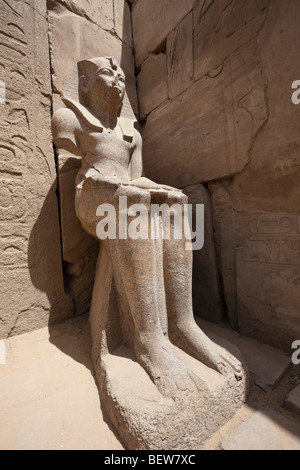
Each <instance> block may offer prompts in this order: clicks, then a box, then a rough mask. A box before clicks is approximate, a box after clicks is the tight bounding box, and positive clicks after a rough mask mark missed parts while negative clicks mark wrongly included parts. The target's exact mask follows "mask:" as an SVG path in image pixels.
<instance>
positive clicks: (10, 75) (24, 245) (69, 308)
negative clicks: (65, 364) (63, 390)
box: [0, 0, 73, 338]
mask: <svg viewBox="0 0 300 470" xmlns="http://www.w3.org/2000/svg"><path fill="white" fill-rule="evenodd" d="M0 31H1V33H0V79H1V81H2V95H1V101H0V108H1V114H0V247H1V257H0V271H1V274H0V297H1V300H0V337H1V338H2V337H6V336H9V335H13V334H19V333H22V332H24V331H28V330H32V329H34V328H39V327H42V326H45V325H47V324H48V323H49V322H55V321H58V320H61V319H63V318H66V317H67V316H70V315H72V312H73V304H72V301H71V299H70V298H69V297H68V296H67V295H66V294H65V291H64V283H63V272H62V260H61V246H60V233H59V232H60V231H59V217H58V201H57V197H56V170H55V161H54V154H53V148H52V140H51V134H50V119H51V86H50V62H49V46H48V23H47V10H46V1H45V0H28V1H27V2H24V1H18V2H17V1H5V2H0ZM4 90H5V92H4Z"/></svg>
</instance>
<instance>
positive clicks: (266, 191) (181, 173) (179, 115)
mask: <svg viewBox="0 0 300 470" xmlns="http://www.w3.org/2000/svg"><path fill="white" fill-rule="evenodd" d="M299 21H300V4H299V2H298V1H297V0H287V1H285V2H282V1H280V0H271V1H269V0H247V1H244V0H194V1H193V0H186V1H184V2H183V1H181V0H162V1H156V0H153V1H150V2H149V0H135V1H134V3H133V5H132V27H133V39H134V49H135V60H136V70H137V74H138V76H137V84H138V99H139V109H140V117H141V119H142V120H143V121H144V130H143V137H144V162H145V171H146V174H147V176H148V177H150V178H153V179H154V180H156V181H158V182H164V183H167V184H171V185H175V186H178V187H181V188H185V190H186V191H188V192H189V194H190V195H191V194H193V195H194V196H193V197H194V200H195V199H196V200H197V197H198V196H197V195H195V191H196V189H195V188H197V187H198V186H199V185H205V187H206V188H208V190H209V194H210V197H211V205H212V213H213V224H214V238H215V246H216V251H217V260H218V268H219V272H220V276H221V287H222V290H223V298H224V301H225V305H226V314H227V317H228V319H229V321H230V323H231V324H232V326H234V327H235V328H239V329H240V331H241V332H243V333H246V334H248V335H250V336H255V337H257V338H259V339H261V340H264V341H266V342H268V343H271V344H274V345H275V346H277V347H281V348H284V349H286V350H290V346H291V343H292V341H293V340H294V339H297V338H299V337H300V322H299V317H300V295H299V294H300V267H299V266H300V214H299V196H300V189H299V183H298V182H299V175H300V158H299V150H300V133H299V113H300V106H298V107H297V106H296V105H294V104H293V103H292V101H291V95H292V91H293V90H292V89H291V85H292V82H293V81H294V80H297V79H299V77H300V67H299V52H298V44H299V34H300V33H299V26H298V25H299ZM198 194H199V191H198ZM202 201H203V197H202V196H201V197H199V202H202ZM210 253H211V250H210ZM212 258H214V256H212ZM197 263H198V261H197V260H196V268H197V271H198V272H199V270H200V272H201V273H202V274H201V275H200V277H199V280H201V279H203V278H204V276H205V274H204V273H205V270H206V269H208V270H209V271H212V272H213V273H214V278H215V279H216V276H217V275H216V272H215V268H214V267H213V268H212V265H210V266H209V267H208V266H206V267H205V264H203V261H200V264H197ZM208 289H209V287H208V288H207V291H206V292H207V293H208V292H209V290H208ZM218 290H219V288H218V287H217V289H216V291H215V292H218ZM216 295H218V294H216ZM208 296H211V294H208ZM220 300H221V299H220ZM196 304H197V302H196ZM201 308H202V307H201ZM203 308H205V307H203ZM198 310H199V309H198ZM200 310H201V309H200ZM198 313H199V312H198ZM204 315H205V312H204Z"/></svg>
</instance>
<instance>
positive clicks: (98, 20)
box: [48, 0, 123, 31]
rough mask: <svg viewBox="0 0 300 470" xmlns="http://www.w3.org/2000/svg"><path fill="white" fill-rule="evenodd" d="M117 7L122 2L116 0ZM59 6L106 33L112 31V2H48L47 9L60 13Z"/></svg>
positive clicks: (70, 0) (103, 0)
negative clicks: (104, 30) (99, 27)
mask: <svg viewBox="0 0 300 470" xmlns="http://www.w3.org/2000/svg"><path fill="white" fill-rule="evenodd" d="M118 3H119V5H120V6H121V5H122V4H123V0H118ZM61 6H63V7H65V8H66V9H68V10H69V11H71V12H73V13H74V14H77V15H79V16H82V17H83V18H86V19H87V20H88V21H89V22H91V23H95V24H97V25H98V26H101V28H103V29H106V30H108V31H112V30H113V29H114V25H115V23H114V0H101V1H98V2H94V1H93V0H58V1H57V0H50V1H48V9H51V10H55V11H57V12H58V11H61V8H60V7H61Z"/></svg>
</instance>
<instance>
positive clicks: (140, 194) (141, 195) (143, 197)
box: [127, 188, 151, 207]
mask: <svg viewBox="0 0 300 470" xmlns="http://www.w3.org/2000/svg"><path fill="white" fill-rule="evenodd" d="M150 202H151V196H150V192H149V191H146V190H144V189H140V188H136V189H135V188H130V190H129V191H128V194H127V203H128V206H131V205H133V204H144V205H145V206H147V207H150Z"/></svg>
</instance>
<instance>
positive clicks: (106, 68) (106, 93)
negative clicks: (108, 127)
mask: <svg viewBox="0 0 300 470" xmlns="http://www.w3.org/2000/svg"><path fill="white" fill-rule="evenodd" d="M91 88H92V90H93V94H94V96H95V98H96V97H97V99H101V100H103V99H104V100H105V101H107V102H109V103H121V102H122V101H123V98H124V94H125V75H124V73H123V71H122V70H121V68H120V67H116V68H113V67H112V66H111V63H110V61H109V60H107V59H103V65H102V64H101V65H100V66H99V67H98V69H97V72H96V75H95V79H94V83H93V85H92V87H91Z"/></svg>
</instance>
